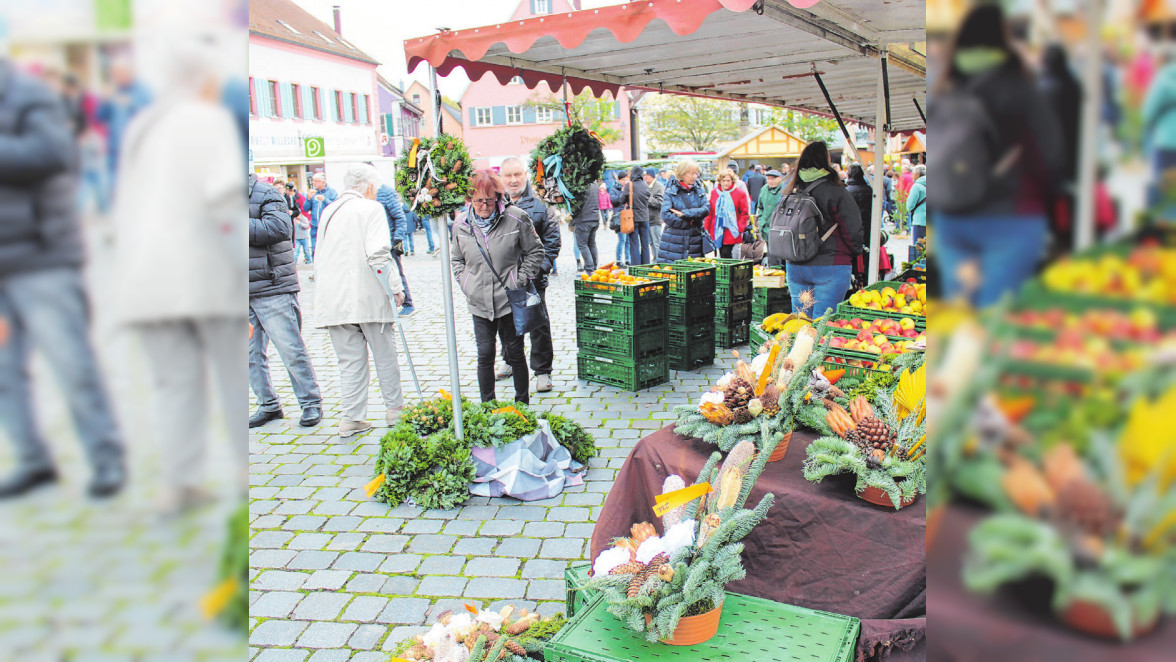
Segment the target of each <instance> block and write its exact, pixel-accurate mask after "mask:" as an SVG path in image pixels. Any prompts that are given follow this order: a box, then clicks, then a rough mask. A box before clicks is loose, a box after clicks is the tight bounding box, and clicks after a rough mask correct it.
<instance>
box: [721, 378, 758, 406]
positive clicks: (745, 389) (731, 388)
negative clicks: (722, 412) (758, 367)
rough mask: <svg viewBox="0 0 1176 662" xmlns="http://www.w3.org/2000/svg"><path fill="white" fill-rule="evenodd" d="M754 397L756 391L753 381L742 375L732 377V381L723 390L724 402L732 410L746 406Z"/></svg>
mask: <svg viewBox="0 0 1176 662" xmlns="http://www.w3.org/2000/svg"><path fill="white" fill-rule="evenodd" d="M753 397H755V393H754V389H753V388H752V386H751V383H750V382H748V381H747V380H746V379H743V378H742V377H735V378H734V379H732V380H731V383H729V384H727V388H726V389H724V390H723V404H725V405H727V407H729V408H730V409H731V410H732V411H734V410H736V409H739V408H740V407H746V406H747V403H748V402H750V401H751V399H752V398H753Z"/></svg>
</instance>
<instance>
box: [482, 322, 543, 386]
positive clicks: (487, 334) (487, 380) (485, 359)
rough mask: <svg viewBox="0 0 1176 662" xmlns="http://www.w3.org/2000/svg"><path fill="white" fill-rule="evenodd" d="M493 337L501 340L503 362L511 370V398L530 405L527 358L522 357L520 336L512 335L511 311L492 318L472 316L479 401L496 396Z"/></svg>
mask: <svg viewBox="0 0 1176 662" xmlns="http://www.w3.org/2000/svg"><path fill="white" fill-rule="evenodd" d="M495 336H497V337H498V338H499V339H500V340H501V341H502V347H503V349H504V350H505V352H506V364H507V365H509V366H510V368H511V371H512V372H513V373H514V387H515V397H514V399H515V401H516V402H521V403H523V404H529V403H530V402H531V395H530V391H529V390H528V389H529V387H530V379H529V378H530V375H528V374H527V361H526V359H525V358H523V337H522V336H520V335H516V334H515V330H514V315H513V314H511V313H507V314H506V315H505V316H503V317H499V318H498V319H494V320H491V319H486V318H485V317H478V316H477V315H474V340H475V341H477V343H478V390H479V391H480V392H481V396H482V402H487V401H489V400H496V399H497V398H495V397H494V357H495V355H496V352H495V351H494V338H495Z"/></svg>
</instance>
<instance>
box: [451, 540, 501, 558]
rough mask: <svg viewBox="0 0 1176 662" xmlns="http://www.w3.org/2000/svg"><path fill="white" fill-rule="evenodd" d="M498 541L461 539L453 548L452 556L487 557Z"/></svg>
mask: <svg viewBox="0 0 1176 662" xmlns="http://www.w3.org/2000/svg"><path fill="white" fill-rule="evenodd" d="M497 544H498V541H497V540H495V539H493V538H463V539H461V540H458V541H457V544H456V545H454V547H453V553H454V554H461V555H463V556H488V555H489V554H490V552H491V551H492V550H493V549H494V546H495V545H497Z"/></svg>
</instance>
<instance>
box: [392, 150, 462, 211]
mask: <svg viewBox="0 0 1176 662" xmlns="http://www.w3.org/2000/svg"><path fill="white" fill-rule="evenodd" d="M473 171H474V169H473V164H471V163H470V154H469V152H468V151H467V150H466V147H465V144H464V143H462V141H461V140H460V139H459V138H455V137H453V136H447V135H444V134H443V135H441V137H439V138H436V139H434V138H413V139H412V147H411V148H410V149H409V150H408V151H407V152H405V153H404V154H402V155H401V156H400V158H399V159H397V160H396V191H397V192H398V193H400V197H401V199H403V200H405V201H407V202H409V203H410V204H411V205H412V210H413V211H414V212H416V213H418V214H420V215H422V216H426V217H429V218H440V217H442V216H449V214H450V213H451V212H457V211H461V209H462V208H463V207H465V204H466V196H467V194H468V193H469V189H470V176H471V175H472V174H473Z"/></svg>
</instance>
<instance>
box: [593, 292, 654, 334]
mask: <svg viewBox="0 0 1176 662" xmlns="http://www.w3.org/2000/svg"><path fill="white" fill-rule="evenodd" d="M666 301H667V300H666V298H665V297H662V298H661V299H649V300H643V301H639V302H635V303H630V304H624V303H609V302H601V301H596V300H594V299H576V327H577V328H579V327H580V326H608V327H612V328H613V329H615V330H616V331H628V332H630V333H640V332H641V331H648V330H650V329H664V328H665V324H666V321H667V320H668V319H669V308H668V304H667V303H666Z"/></svg>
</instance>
